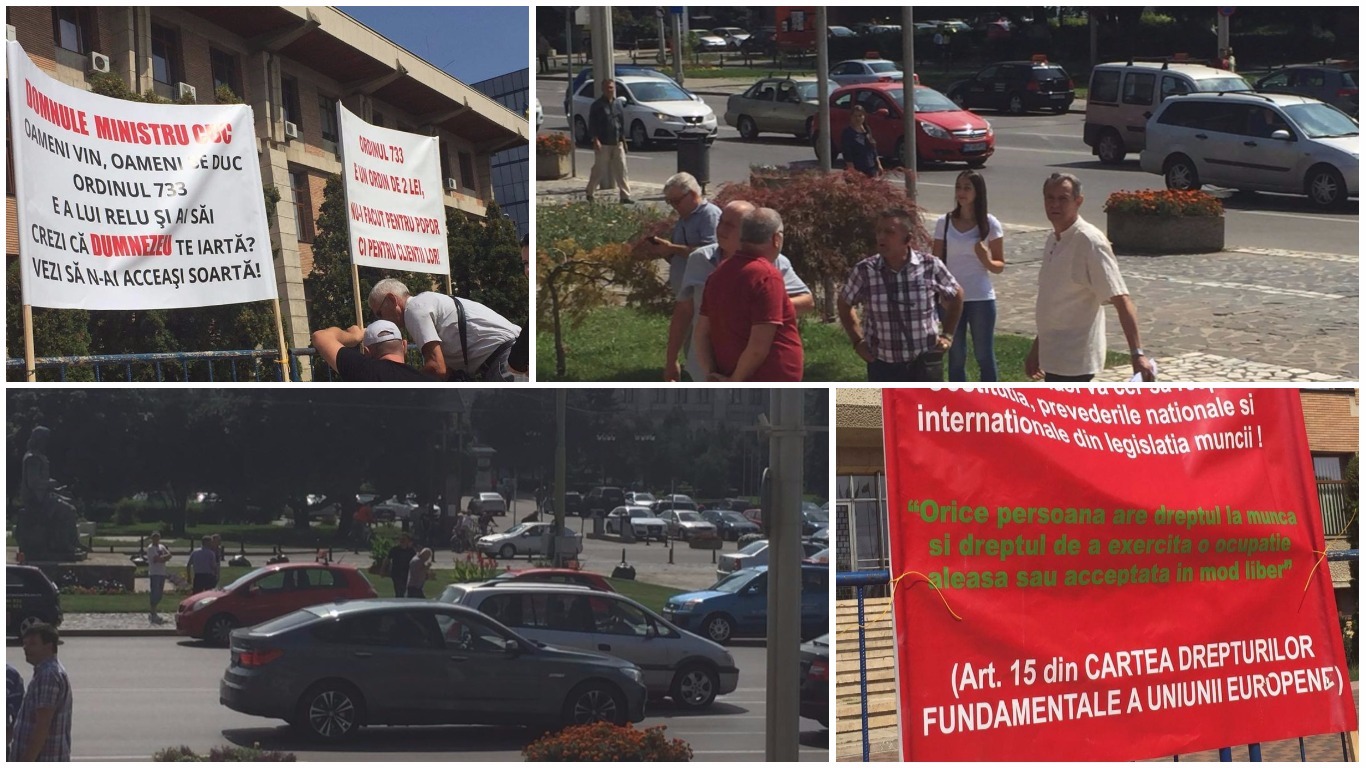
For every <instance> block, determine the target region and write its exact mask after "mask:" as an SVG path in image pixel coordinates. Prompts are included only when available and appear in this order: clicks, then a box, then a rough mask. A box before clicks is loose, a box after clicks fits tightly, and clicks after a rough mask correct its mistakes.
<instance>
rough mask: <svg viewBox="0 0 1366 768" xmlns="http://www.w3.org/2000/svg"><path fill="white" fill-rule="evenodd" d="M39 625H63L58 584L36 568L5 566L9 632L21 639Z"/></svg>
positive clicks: (6, 609) (6, 626) (7, 630)
mask: <svg viewBox="0 0 1366 768" xmlns="http://www.w3.org/2000/svg"><path fill="white" fill-rule="evenodd" d="M38 622H46V623H48V624H51V625H52V626H54V627H55V626H58V625H60V624H61V623H62V604H61V600H60V598H59V597H58V595H57V585H56V584H53V583H52V580H51V579H49V578H48V577H47V574H45V573H43V572H42V571H40V570H38V569H37V568H34V567H33V566H29V565H7V566H5V630H6V632H8V634H9V635H10V636H11V637H22V636H23V634H24V630H26V629H28V628H29V627H31V626H33V625H34V624H37V623H38Z"/></svg>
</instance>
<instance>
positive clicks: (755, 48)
mask: <svg viewBox="0 0 1366 768" xmlns="http://www.w3.org/2000/svg"><path fill="white" fill-rule="evenodd" d="M740 51H741V52H742V53H748V54H752V55H755V56H773V55H775V54H777V52H778V40H777V30H776V29H774V28H773V27H758V28H756V29H755V30H754V31H753V32H751V33H750V35H749V37H748V38H746V39H745V41H744V42H742V43H740Z"/></svg>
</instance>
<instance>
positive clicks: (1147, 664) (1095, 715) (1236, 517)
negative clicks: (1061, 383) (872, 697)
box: [883, 388, 1357, 760]
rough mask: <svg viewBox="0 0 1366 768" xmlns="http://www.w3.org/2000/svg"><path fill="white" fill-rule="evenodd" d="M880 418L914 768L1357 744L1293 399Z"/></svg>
mask: <svg viewBox="0 0 1366 768" xmlns="http://www.w3.org/2000/svg"><path fill="white" fill-rule="evenodd" d="M883 403H884V407H883V418H884V431H885V440H886V456H887V489H888V498H887V503H888V510H889V517H890V532H891V567H892V573H893V577H894V578H899V581H898V582H897V584H896V587H895V592H894V624H895V627H896V643H897V651H896V653H897V657H896V659H897V681H898V697H899V704H900V712H901V714H900V717H901V735H902V757H903V758H904V759H906V760H1134V759H1141V758H1152V757H1162V756H1169V755H1174V754H1182V753H1188V752H1195V751H1201V750H1206V749H1213V748H1217V747H1224V746H1234V745H1241V744H1249V743H1255V742H1262V741H1272V740H1277V739H1284V738H1291V737H1295V736H1302V735H1310V734H1318V733H1334V732H1342V731H1347V730H1353V729H1355V728H1356V721H1357V720H1356V712H1355V708H1354V706H1353V704H1352V696H1351V689H1350V682H1349V678H1348V677H1347V671H1346V669H1347V666H1346V662H1345V659H1344V653H1343V647H1342V636H1341V632H1340V630H1339V626H1338V622H1337V615H1336V610H1335V608H1334V601H1333V594H1332V589H1333V588H1332V581H1331V577H1330V575H1329V572H1328V566H1327V563H1326V562H1324V561H1323V560H1322V558H1321V552H1322V550H1323V548H1324V543H1323V541H1324V534H1323V530H1322V521H1321V518H1320V512H1319V505H1318V500H1317V494H1316V486H1315V481H1314V473H1313V471H1312V466H1311V464H1310V455H1309V447H1308V443H1307V440H1306V438H1305V432H1304V424H1303V416H1302V413H1301V409H1300V401H1299V395H1298V393H1297V392H1296V391H1294V390H1278V389H1277V390H1273V389H1255V390H1236V389H1219V390H1160V389H1137V388H1131V389H1114V390H1105V389H1092V390H1079V391H1062V390H1043V389H1000V390H976V391H959V392H950V391H935V390H926V389H896V390H894V389H888V390H885V391H884V394H883Z"/></svg>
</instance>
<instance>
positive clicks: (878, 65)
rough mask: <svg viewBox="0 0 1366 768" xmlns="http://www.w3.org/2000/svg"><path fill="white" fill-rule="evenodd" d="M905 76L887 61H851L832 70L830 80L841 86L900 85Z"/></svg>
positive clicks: (842, 62)
mask: <svg viewBox="0 0 1366 768" xmlns="http://www.w3.org/2000/svg"><path fill="white" fill-rule="evenodd" d="M904 76H905V75H904V74H903V73H902V71H901V70H899V69H897V68H896V64H894V63H893V62H890V61H887V60H886V59H849V60H848V61H841V62H840V63H838V64H836V65H834V66H833V67H831V68H830V79H831V80H834V81H835V82H837V83H839V84H840V85H858V84H859V83H899V82H901V80H902V78H903V77H904Z"/></svg>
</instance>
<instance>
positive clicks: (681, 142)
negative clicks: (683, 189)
mask: <svg viewBox="0 0 1366 768" xmlns="http://www.w3.org/2000/svg"><path fill="white" fill-rule="evenodd" d="M711 142H712V137H711V134H710V133H706V132H705V131H683V132H681V133H679V134H678V172H679V173H691V174H692V175H693V178H695V179H697V183H698V184H700V185H701V186H702V191H703V192H706V191H707V183H708V182H710V181H711Z"/></svg>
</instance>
